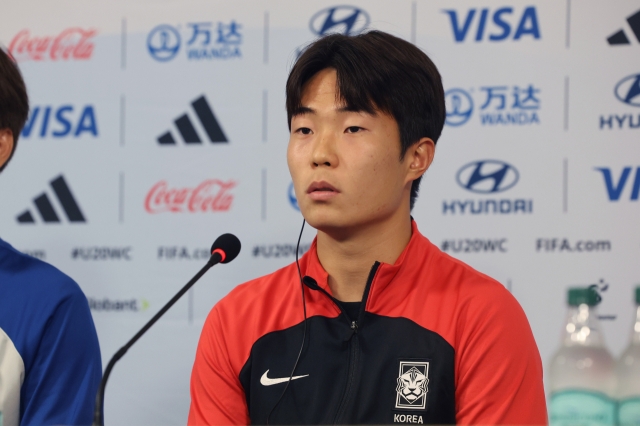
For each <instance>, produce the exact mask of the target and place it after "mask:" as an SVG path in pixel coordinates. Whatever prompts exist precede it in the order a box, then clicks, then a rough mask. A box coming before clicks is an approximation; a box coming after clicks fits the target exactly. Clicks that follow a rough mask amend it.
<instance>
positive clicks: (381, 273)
mask: <svg viewBox="0 0 640 426" xmlns="http://www.w3.org/2000/svg"><path fill="white" fill-rule="evenodd" d="M428 246H429V243H428V240H427V239H426V238H425V237H424V236H423V235H422V234H420V231H418V225H417V224H416V222H415V220H413V219H412V220H411V239H410V240H409V243H408V244H407V246H406V247H405V248H404V250H403V251H402V253H401V254H400V256H399V257H398V259H397V260H396V262H395V263H394V264H393V265H392V264H389V263H384V262H380V266H379V267H378V270H377V272H376V275H375V277H374V278H373V282H372V283H371V288H370V290H369V296H368V298H367V300H366V304H367V306H371V304H372V303H373V301H375V300H376V299H377V298H379V297H381V294H382V292H383V291H384V290H385V289H386V288H387V287H388V286H389V285H390V284H391V283H392V282H393V281H394V278H395V277H396V276H397V275H398V274H399V273H401V272H403V271H404V270H407V269H414V268H417V267H418V266H420V265H421V264H423V263H424V261H426V258H427V254H428V251H427V248H428ZM418 258H419V259H420V260H419V263H417V262H416V261H418ZM372 266H373V264H372ZM300 269H301V271H302V275H303V276H304V275H309V276H310V277H312V278H313V279H315V280H316V282H317V283H318V286H320V287H321V288H322V289H324V290H325V291H326V292H327V293H329V294H332V293H331V289H330V288H329V274H328V273H327V271H325V270H324V268H323V267H322V264H321V263H320V260H319V259H318V251H317V238H314V240H313V242H312V243H311V247H310V248H309V251H308V252H307V253H305V255H304V256H303V257H302V258H301V259H300Z"/></svg>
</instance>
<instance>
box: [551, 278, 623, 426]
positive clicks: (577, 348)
mask: <svg viewBox="0 0 640 426" xmlns="http://www.w3.org/2000/svg"><path fill="white" fill-rule="evenodd" d="M598 303H600V296H599V295H598V293H597V292H596V291H595V289H592V288H571V289H569V294H568V304H569V306H568V314H567V320H566V323H565V327H564V330H563V335H562V346H561V347H560V349H559V350H558V352H556V354H555V355H554V357H553V359H552V360H551V365H550V368H549V375H548V385H549V391H550V394H551V395H550V402H549V424H550V425H551V426H570V425H571V426H574V425H580V426H596V425H598V426H605V425H606V426H608V425H611V426H613V425H615V424H616V401H615V399H614V398H615V370H614V369H615V365H614V361H613V358H612V357H611V354H609V351H607V349H606V348H605V346H604V338H603V336H602V331H601V329H600V324H599V322H598V315H597V312H596V305H598Z"/></svg>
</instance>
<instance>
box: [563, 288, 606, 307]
mask: <svg viewBox="0 0 640 426" xmlns="http://www.w3.org/2000/svg"><path fill="white" fill-rule="evenodd" d="M568 296H569V306H580V305H582V304H586V305H588V306H596V305H597V304H598V303H600V300H601V298H600V295H599V294H598V292H597V291H596V290H595V289H594V288H590V287H573V288H570V289H569V294H568Z"/></svg>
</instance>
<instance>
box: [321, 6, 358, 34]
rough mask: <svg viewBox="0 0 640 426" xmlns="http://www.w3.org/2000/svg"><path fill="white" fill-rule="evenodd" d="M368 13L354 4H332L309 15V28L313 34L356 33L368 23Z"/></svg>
mask: <svg viewBox="0 0 640 426" xmlns="http://www.w3.org/2000/svg"><path fill="white" fill-rule="evenodd" d="M369 22H370V20H369V14H368V13H367V12H365V11H364V10H362V9H358V8H357V7H354V6H333V7H328V8H326V9H323V10H321V11H320V12H317V13H316V14H315V15H313V16H312V17H311V21H310V22H309V28H311V31H312V32H313V33H314V34H317V35H319V36H323V35H326V34H330V33H339V34H344V35H356V34H360V33H361V32H362V31H364V30H365V29H366V28H367V26H368V25H369Z"/></svg>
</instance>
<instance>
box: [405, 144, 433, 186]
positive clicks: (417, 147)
mask: <svg viewBox="0 0 640 426" xmlns="http://www.w3.org/2000/svg"><path fill="white" fill-rule="evenodd" d="M435 153H436V144H435V142H434V141H433V140H431V139H430V138H422V139H420V140H419V141H418V142H416V143H414V144H413V145H411V147H410V148H409V149H408V150H407V152H406V153H405V161H408V167H409V169H408V170H407V171H408V173H407V182H409V181H413V180H415V179H418V178H419V177H420V176H422V175H423V174H424V172H426V171H427V169H428V168H429V166H431V162H432V161H433V156H434V155H435Z"/></svg>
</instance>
